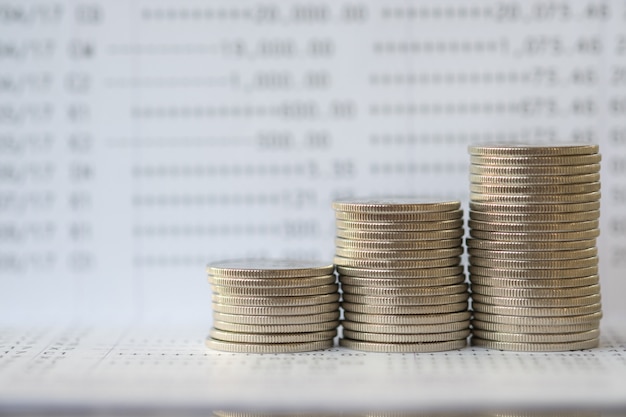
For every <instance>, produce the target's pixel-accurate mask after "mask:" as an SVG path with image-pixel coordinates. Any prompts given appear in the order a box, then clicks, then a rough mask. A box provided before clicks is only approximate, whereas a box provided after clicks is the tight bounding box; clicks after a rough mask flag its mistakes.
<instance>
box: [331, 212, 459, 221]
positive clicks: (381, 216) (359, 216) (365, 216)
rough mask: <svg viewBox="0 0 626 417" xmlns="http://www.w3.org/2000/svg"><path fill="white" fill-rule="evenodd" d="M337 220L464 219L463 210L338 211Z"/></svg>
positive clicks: (336, 213)
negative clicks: (406, 211) (407, 211)
mask: <svg viewBox="0 0 626 417" xmlns="http://www.w3.org/2000/svg"><path fill="white" fill-rule="evenodd" d="M335 218H336V219H337V220H347V221H352V222H381V223H385V222H399V223H404V222H434V221H442V220H456V219H462V218H463V210H450V211H425V212H419V211H418V212H413V213H359V212H351V211H336V212H335Z"/></svg>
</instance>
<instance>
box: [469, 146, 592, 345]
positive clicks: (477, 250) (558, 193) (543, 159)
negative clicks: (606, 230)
mask: <svg viewBox="0 0 626 417" xmlns="http://www.w3.org/2000/svg"><path fill="white" fill-rule="evenodd" d="M469 152H470V155H471V156H470V158H471V173H470V181H471V185H470V192H471V194H470V220H469V224H468V225H469V228H470V237H471V239H468V241H467V246H468V252H469V255H470V256H469V264H470V267H469V271H470V282H471V285H472V299H473V301H472V309H473V311H474V313H473V315H474V317H473V321H472V327H473V335H472V343H473V344H474V345H478V346H484V347H490V348H494V349H501V350H516V351H565V350H577V349H587V348H592V347H596V346H597V345H598V336H599V320H600V317H601V314H602V313H601V304H600V287H599V279H598V256H597V253H598V252H597V248H596V238H597V237H598V235H599V229H598V222H599V217H600V212H599V209H600V155H599V153H598V146H597V145H586V144H573V145H554V146H552V145H549V146H539V145H486V146H470V148H469Z"/></svg>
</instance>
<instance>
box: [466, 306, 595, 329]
mask: <svg viewBox="0 0 626 417" xmlns="http://www.w3.org/2000/svg"><path fill="white" fill-rule="evenodd" d="M510 311H512V310H511V309H510V308H509V309H508V311H507V312H510ZM473 316H474V320H481V321H486V322H490V323H502V324H514V325H524V326H552V325H573V324H581V323H595V322H597V321H599V320H600V319H601V318H602V312H601V311H600V310H599V309H598V310H597V311H594V312H592V313H585V314H579V315H571V316H550V317H542V316H532V317H529V316H524V315H503V314H492V313H482V312H480V311H474V312H473Z"/></svg>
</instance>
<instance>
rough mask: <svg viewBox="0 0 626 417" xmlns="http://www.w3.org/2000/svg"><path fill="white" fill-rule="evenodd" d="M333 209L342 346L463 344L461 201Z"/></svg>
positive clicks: (358, 203)
mask: <svg viewBox="0 0 626 417" xmlns="http://www.w3.org/2000/svg"><path fill="white" fill-rule="evenodd" d="M333 208H334V209H335V213H336V219H337V220H336V225H337V239H336V249H335V255H336V256H335V264H336V265H337V270H338V272H339V281H340V283H341V288H342V291H343V303H342V306H343V309H344V316H345V317H344V320H343V322H342V324H343V338H342V339H341V340H340V342H339V343H340V345H341V346H344V347H348V348H352V349H357V350H365V351H374V352H434V351H443V350H452V349H459V348H462V347H464V346H466V343H467V336H468V335H469V317H470V314H469V312H468V311H467V307H468V296H469V294H468V288H467V284H466V283H465V275H464V274H463V268H462V267H461V266H460V255H461V254H462V253H463V248H462V236H463V211H462V210H461V209H460V202H458V201H443V202H442V201H428V200H423V199H417V198H385V199H379V200H363V199H355V200H343V201H336V202H335V203H333Z"/></svg>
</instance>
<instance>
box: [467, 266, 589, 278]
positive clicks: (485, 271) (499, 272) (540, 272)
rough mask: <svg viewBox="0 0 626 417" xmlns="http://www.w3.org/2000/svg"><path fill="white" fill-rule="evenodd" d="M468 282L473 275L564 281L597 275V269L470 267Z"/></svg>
mask: <svg viewBox="0 0 626 417" xmlns="http://www.w3.org/2000/svg"><path fill="white" fill-rule="evenodd" d="M469 273H470V281H471V280H472V278H471V277H472V276H473V275H480V276H486V277H496V278H515V279H565V278H581V277H588V276H591V275H598V267H597V266H591V267H586V268H573V269H508V268H507V269H504V268H484V267H482V266H470V267H469Z"/></svg>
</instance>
